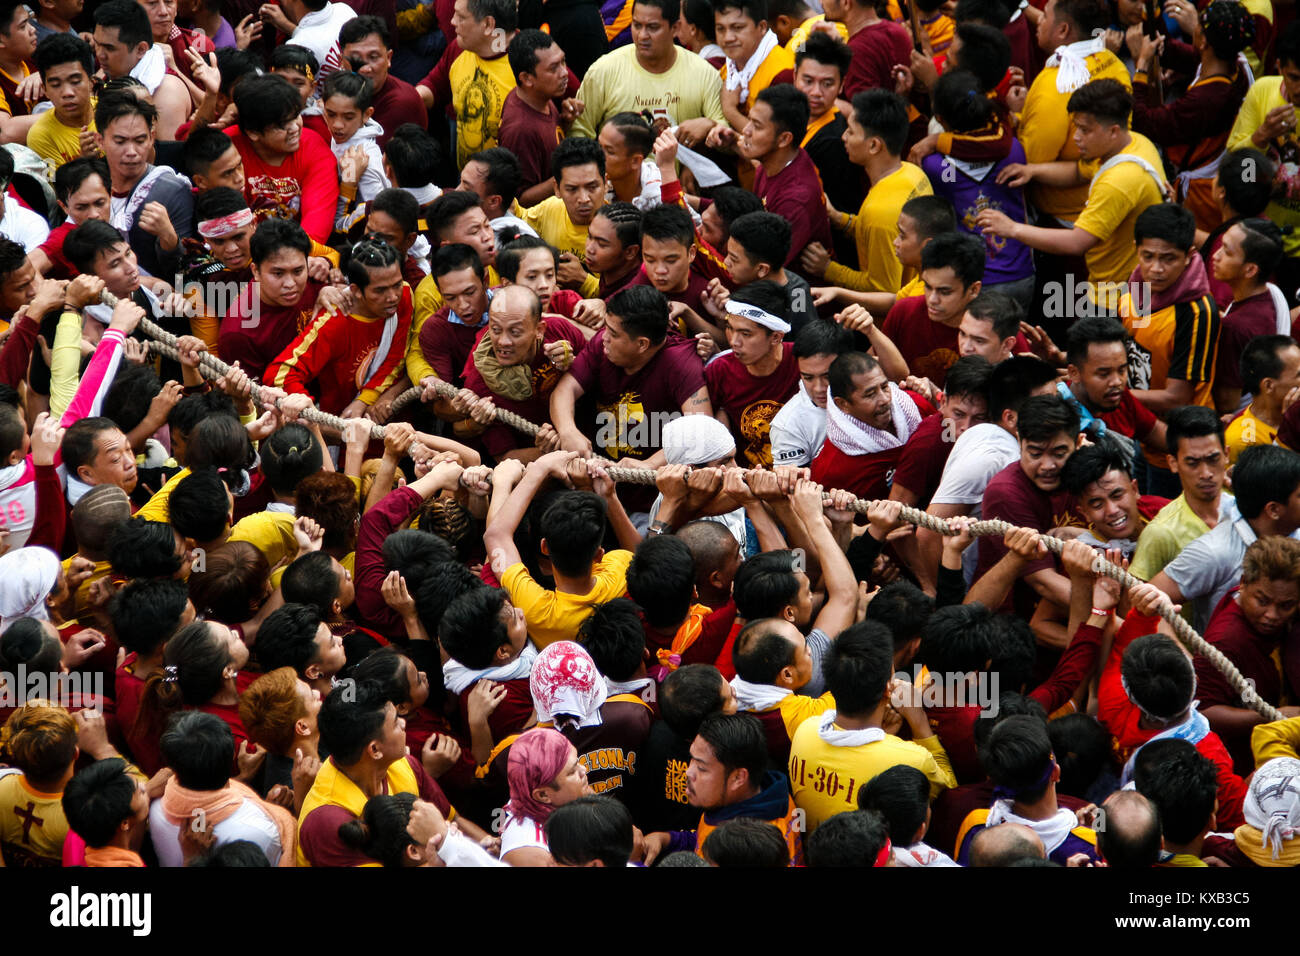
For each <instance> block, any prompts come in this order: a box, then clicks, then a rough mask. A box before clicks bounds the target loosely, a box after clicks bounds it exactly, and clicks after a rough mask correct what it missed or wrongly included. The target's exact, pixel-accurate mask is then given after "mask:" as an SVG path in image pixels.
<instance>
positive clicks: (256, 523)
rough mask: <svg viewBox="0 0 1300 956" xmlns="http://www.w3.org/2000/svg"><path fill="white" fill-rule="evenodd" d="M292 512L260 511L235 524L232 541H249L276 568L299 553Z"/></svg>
mask: <svg viewBox="0 0 1300 956" xmlns="http://www.w3.org/2000/svg"><path fill="white" fill-rule="evenodd" d="M293 521H294V518H293V512H292V511H259V512H257V513H256V514H251V515H247V516H246V517H243V518H240V519H239V520H238V521H237V522H235V526H234V527H233V528H231V529H230V538H229V540H230V541H247V542H248V543H249V544H251V545H253V546H254V547H256V548H257V549H258V550H259V551H261V552H262V553H263V554H264V555H266V562H267V564H269V565H271V567H275V566H276V565H277V564H279V563H280V562H281V561H283V560H284V559H285V558H287V557H288V556H289V555H291V554H297V553H298V542H296V541H295V540H294V538H293Z"/></svg>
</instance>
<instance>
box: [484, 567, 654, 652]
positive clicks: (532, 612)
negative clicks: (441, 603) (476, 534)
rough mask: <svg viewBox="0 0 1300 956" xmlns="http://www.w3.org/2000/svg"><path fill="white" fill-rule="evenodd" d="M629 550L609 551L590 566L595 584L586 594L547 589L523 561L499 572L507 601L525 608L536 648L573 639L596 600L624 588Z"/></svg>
mask: <svg viewBox="0 0 1300 956" xmlns="http://www.w3.org/2000/svg"><path fill="white" fill-rule="evenodd" d="M631 563H632V552H631V551H610V552H607V553H606V554H605V556H604V557H603V558H601V559H600V560H599V561H597V562H596V563H595V564H594V565H592V568H591V574H592V577H593V578H595V580H596V586H595V587H593V588H592V589H591V590H590V591H589V592H587V593H586V594H562V593H560V592H559V591H548V590H547V589H546V588H544V587H542V586H541V585H540V584H538V583H537V582H536V581H534V580H533V578H532V575H530V574H529V573H528V569H527V568H526V567H525V566H524V565H523V563H522V562H521V563H519V564H513V565H511V566H510V567H508V568H506V572H505V574H503V575H501V586H502V587H503V588H505V590H506V593H507V594H509V595H510V602H511V603H512V604H514V606H515V607H517V608H519V609H520V610H521V611H523V612H524V619H525V620H526V621H527V622H528V636H529V637H531V638H532V639H533V643H534V644H536V645H537V649H538V650H542V649H543V648H545V647H548V646H550V645H551V644H554V643H555V642H556V641H572V640H575V639H576V635H577V633H578V626H579V625H580V624H582V622H583V621H585V620H586V619H587V617H588V616H589V615H590V614H591V609H592V608H593V607H595V606H596V605H597V604H604V603H605V602H606V601H612V600H613V599H614V598H616V597H622V596H623V595H624V594H625V593H626V592H627V566H628V565H629V564H631Z"/></svg>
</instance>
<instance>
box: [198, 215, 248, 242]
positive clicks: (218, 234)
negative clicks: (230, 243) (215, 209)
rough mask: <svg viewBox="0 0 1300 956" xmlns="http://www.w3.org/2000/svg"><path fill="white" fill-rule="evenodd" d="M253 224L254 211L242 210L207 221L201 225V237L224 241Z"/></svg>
mask: <svg viewBox="0 0 1300 956" xmlns="http://www.w3.org/2000/svg"><path fill="white" fill-rule="evenodd" d="M252 224H253V210H251V209H240V210H239V211H238V212H232V213H231V214H230V215H229V216H218V217H217V218H216V219H205V220H203V221H202V222H201V223H199V235H200V236H202V237H203V238H204V239H224V238H225V237H226V236H228V235H230V234H231V233H232V232H235V231H236V230H239V229H243V228H244V227H245V226H251V225H252Z"/></svg>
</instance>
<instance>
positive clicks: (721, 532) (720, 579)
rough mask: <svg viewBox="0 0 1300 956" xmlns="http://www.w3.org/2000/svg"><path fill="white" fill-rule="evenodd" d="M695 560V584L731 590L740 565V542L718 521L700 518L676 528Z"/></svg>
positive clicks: (678, 535)
mask: <svg viewBox="0 0 1300 956" xmlns="http://www.w3.org/2000/svg"><path fill="white" fill-rule="evenodd" d="M677 537H678V538H680V539H681V540H682V541H683V542H684V543H685V544H686V547H688V548H690V551H691V557H692V558H693V559H694V560H695V586H696V587H702V588H709V587H713V588H716V589H718V590H720V591H730V590H731V582H732V579H733V578H735V576H736V569H737V568H739V567H740V542H739V541H737V540H736V536H735V535H734V534H732V533H731V532H730V531H729V530H727V526H726V525H724V524H722V523H721V522H719V521H706V520H704V519H698V520H695V521H692V522H690V523H689V524H685V525H683V526H682V527H681V528H679V529H677Z"/></svg>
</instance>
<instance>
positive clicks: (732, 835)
mask: <svg viewBox="0 0 1300 956" xmlns="http://www.w3.org/2000/svg"><path fill="white" fill-rule="evenodd" d="M723 2H732V3H734V4H736V5H738V4H739V3H740V2H741V0H723ZM744 2H746V3H750V2H753V0H744ZM759 2H762V0H759ZM700 852H701V853H703V854H704V858H705V859H706V860H708V861H709V863H710V864H712V865H713V866H743V867H787V866H789V865H790V847H789V845H788V844H787V843H786V842H785V835H784V834H783V833H782V832H781V831H780V830H779V829H777V827H776V826H775V825H774V824H772V823H768V822H767V821H765V820H758V819H755V818H754V817H733V818H731V819H730V820H724V821H723V822H722V823H720V824H719V825H718V826H717V828H716V829H714V830H713V831H711V832H710V833H709V835H708V836H707V837H705V839H704V845H703V846H702V847H700Z"/></svg>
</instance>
